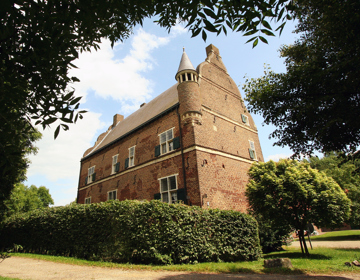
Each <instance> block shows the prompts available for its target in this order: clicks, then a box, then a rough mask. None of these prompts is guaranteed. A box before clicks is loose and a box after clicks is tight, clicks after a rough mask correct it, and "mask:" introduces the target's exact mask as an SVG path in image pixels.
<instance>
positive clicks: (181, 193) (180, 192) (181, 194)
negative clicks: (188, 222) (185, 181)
mask: <svg viewBox="0 0 360 280" xmlns="http://www.w3.org/2000/svg"><path fill="white" fill-rule="evenodd" d="M177 199H178V201H180V200H181V201H182V202H184V203H186V192H185V189H178V190H177Z"/></svg>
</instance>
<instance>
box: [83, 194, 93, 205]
mask: <svg viewBox="0 0 360 280" xmlns="http://www.w3.org/2000/svg"><path fill="white" fill-rule="evenodd" d="M84 203H85V204H91V196H89V197H85V201H84Z"/></svg>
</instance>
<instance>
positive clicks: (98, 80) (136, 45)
mask: <svg viewBox="0 0 360 280" xmlns="http://www.w3.org/2000/svg"><path fill="white" fill-rule="evenodd" d="M294 27H295V24H294V23H293V22H289V23H287V25H286V26H285V29H284V31H283V33H282V34H281V36H279V35H278V34H277V36H276V37H270V38H269V37H267V40H268V41H269V44H268V45H266V44H262V43H259V45H258V46H257V47H255V48H252V44H251V43H248V44H245V42H246V41H247V40H248V39H249V38H247V37H243V36H242V35H241V33H235V32H234V33H229V32H228V35H227V36H225V35H224V34H222V35H219V36H216V35H214V34H208V38H207V40H206V42H204V41H203V40H202V39H201V36H198V37H195V38H191V33H190V32H188V30H186V29H184V28H183V27H182V26H181V25H177V26H175V27H174V28H172V30H171V32H170V33H168V32H167V30H165V29H164V28H160V27H159V26H157V25H156V24H155V23H153V22H152V20H150V19H149V20H146V21H145V23H144V24H143V26H139V27H136V28H135V29H134V30H133V34H132V35H131V36H130V37H129V38H128V39H127V40H126V41H124V42H122V43H117V44H115V46H114V47H113V48H111V46H110V42H109V41H107V40H104V41H103V42H102V43H101V45H100V50H98V51H92V52H91V53H89V52H87V53H81V54H80V56H79V59H78V60H76V61H75V62H74V64H75V65H76V66H77V67H78V69H72V70H71V72H70V75H71V76H76V77H77V78H79V79H80V82H79V83H75V84H72V85H71V86H72V87H73V88H74V89H75V92H76V95H77V96H82V99H81V106H80V109H83V110H87V111H88V112H87V113H85V114H84V118H83V119H82V120H78V122H77V123H76V124H74V125H70V129H69V131H66V132H64V131H61V132H60V134H59V136H58V138H57V139H56V140H54V136H53V135H54V130H55V128H56V126H57V125H56V124H55V125H52V127H51V128H48V129H46V130H42V128H41V127H38V129H39V131H40V132H41V133H42V134H43V136H42V139H41V140H40V141H38V142H36V143H35V145H36V146H37V147H38V148H39V152H38V153H37V155H34V156H33V155H31V156H29V159H30V161H31V164H30V166H29V168H28V171H27V181H26V182H25V184H26V185H29V186H30V185H35V186H37V187H40V186H45V187H47V188H48V189H49V190H50V194H51V196H52V198H53V199H54V202H55V206H61V205H66V204H69V203H70V202H72V201H75V199H76V195H77V187H78V181H79V172H80V159H81V158H82V156H83V153H84V152H85V151H86V150H87V149H88V148H90V147H92V146H93V145H94V143H95V141H96V139H97V137H98V136H99V135H100V134H101V133H103V132H105V131H106V130H107V128H108V127H109V126H110V125H111V124H112V120H113V116H114V115H115V114H121V115H124V116H125V118H126V117H127V116H129V115H130V114H131V113H133V112H134V111H136V110H137V109H138V108H139V107H140V104H142V103H144V102H149V101H150V100H152V99H153V98H154V97H156V96H157V95H159V94H161V93H162V92H164V91H165V90H166V89H168V88H169V87H171V86H172V85H174V84H175V83H176V80H175V74H176V72H177V69H178V67H179V63H180V59H181V55H182V52H183V47H184V48H185V51H186V53H187V55H188V57H189V58H190V60H191V62H192V64H193V65H194V67H195V68H196V67H197V65H199V64H200V63H201V62H203V61H204V60H205V58H206V52H205V48H206V47H207V46H208V45H209V44H213V45H215V46H216V47H217V48H218V49H219V51H220V56H221V57H222V60H223V62H224V64H225V66H226V68H227V70H228V73H229V74H230V76H231V77H232V79H233V80H234V81H235V82H236V83H237V84H238V85H239V89H240V92H241V94H242V96H243V97H244V94H243V92H242V84H243V83H245V79H246V77H247V78H258V77H260V76H262V75H263V74H264V65H265V64H267V65H270V67H271V69H272V70H273V71H275V72H278V73H279V72H284V71H285V65H284V59H282V58H280V57H279V52H278V49H279V48H280V46H281V45H284V44H292V43H293V42H294V41H295V39H296V38H297V35H296V34H294V33H292V31H293V30H294ZM252 116H253V118H254V121H255V123H256V125H257V128H258V133H259V139H260V144H261V148H262V152H263V155H264V159H265V161H268V160H270V159H272V160H278V159H279V158H286V157H289V156H290V155H291V154H292V152H291V150H290V149H289V148H286V147H284V148H281V147H277V146H275V147H274V146H273V143H274V142H276V140H275V139H269V134H270V133H271V132H272V131H273V130H274V127H272V126H267V125H263V119H262V117H261V116H260V115H254V114H252Z"/></svg>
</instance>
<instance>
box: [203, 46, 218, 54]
mask: <svg viewBox="0 0 360 280" xmlns="http://www.w3.org/2000/svg"><path fill="white" fill-rule="evenodd" d="M211 52H213V53H214V54H216V55H220V52H219V49H218V48H217V47H215V46H214V45H213V44H210V45H208V46H207V47H206V55H207V56H209V54H210V53H211Z"/></svg>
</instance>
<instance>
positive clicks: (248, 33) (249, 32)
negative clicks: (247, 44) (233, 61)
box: [244, 29, 259, 36]
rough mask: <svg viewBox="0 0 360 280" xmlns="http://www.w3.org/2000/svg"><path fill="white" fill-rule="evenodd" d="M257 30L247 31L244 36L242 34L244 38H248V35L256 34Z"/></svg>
mask: <svg viewBox="0 0 360 280" xmlns="http://www.w3.org/2000/svg"><path fill="white" fill-rule="evenodd" d="M258 31H259V30H257V29H253V30H250V31H248V32H246V33H245V34H244V36H249V35H254V34H255V33H256V32H258Z"/></svg>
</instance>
